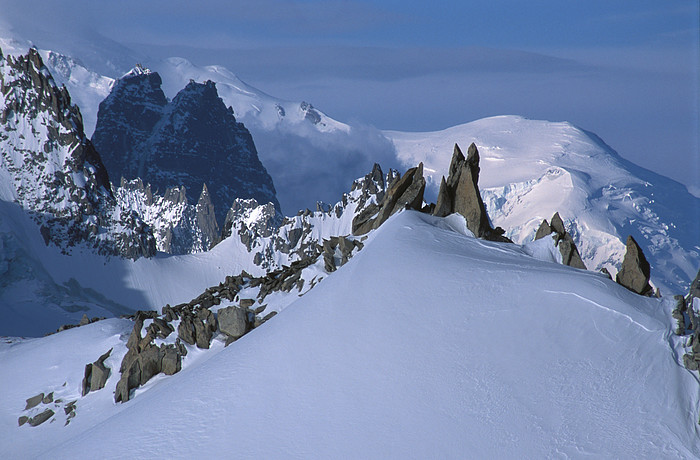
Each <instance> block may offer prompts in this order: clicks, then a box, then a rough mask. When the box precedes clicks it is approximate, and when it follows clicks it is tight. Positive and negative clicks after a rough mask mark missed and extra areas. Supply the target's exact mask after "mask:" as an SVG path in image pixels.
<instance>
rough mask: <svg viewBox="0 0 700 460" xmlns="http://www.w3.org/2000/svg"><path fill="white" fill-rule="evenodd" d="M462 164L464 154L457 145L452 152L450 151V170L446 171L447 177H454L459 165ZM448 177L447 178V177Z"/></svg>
mask: <svg viewBox="0 0 700 460" xmlns="http://www.w3.org/2000/svg"><path fill="white" fill-rule="evenodd" d="M462 163H464V154H463V153H462V150H461V149H460V148H459V145H457V144H455V147H454V150H453V151H452V160H451V161H450V169H449V171H448V174H449V176H454V175H455V173H456V172H457V169H458V168H459V165H461V164H462ZM449 176H448V177H449Z"/></svg>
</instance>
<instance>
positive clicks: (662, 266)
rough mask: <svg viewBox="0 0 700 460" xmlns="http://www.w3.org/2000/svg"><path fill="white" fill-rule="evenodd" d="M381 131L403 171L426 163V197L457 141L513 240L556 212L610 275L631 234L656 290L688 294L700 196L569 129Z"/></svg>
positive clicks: (479, 124) (507, 119) (520, 123)
mask: <svg viewBox="0 0 700 460" xmlns="http://www.w3.org/2000/svg"><path fill="white" fill-rule="evenodd" d="M384 133H385V134H386V136H387V137H389V138H390V139H392V141H393V143H394V145H395V146H396V150H397V155H398V157H399V159H400V160H401V161H402V162H403V164H404V166H405V167H409V166H414V165H416V164H418V162H421V161H422V162H423V163H424V166H425V167H424V171H425V175H426V178H427V181H428V189H429V191H431V190H432V194H433V196H436V194H437V189H438V187H439V185H440V179H441V177H442V176H443V175H444V176H447V171H448V168H449V164H450V159H451V158H452V150H453V147H454V144H455V143H457V144H459V145H460V147H461V148H462V149H463V150H464V151H466V149H467V147H468V146H469V144H471V143H472V142H474V143H476V145H477V146H478V148H479V154H480V157H481V164H480V166H481V173H480V176H479V188H480V189H481V194H482V197H483V199H484V203H485V204H486V208H487V211H488V213H489V216H490V217H491V220H492V221H493V223H494V224H495V225H498V226H501V227H503V228H504V229H505V230H506V236H508V237H509V238H511V239H512V240H513V241H515V242H518V243H523V242H526V241H531V240H532V238H534V235H535V232H536V230H537V227H538V226H539V225H540V223H541V222H542V219H547V220H549V219H551V217H552V215H553V214H554V213H555V212H557V211H558V212H559V214H560V215H561V217H562V219H563V220H564V224H565V225H566V226H567V229H568V230H569V232H570V233H571V234H572V236H573V237H574V240H575V241H576V244H577V246H578V250H579V252H580V253H581V257H582V258H583V261H584V262H585V263H586V266H587V267H588V269H590V270H599V269H601V268H603V267H605V268H607V269H608V270H609V271H610V272H611V273H612V274H613V276H614V275H615V273H617V270H618V269H619V267H620V264H621V263H622V258H623V256H624V253H625V244H624V243H625V240H626V239H627V235H630V234H631V235H632V236H633V237H634V238H635V239H636V240H637V242H638V243H639V245H640V246H641V247H642V249H643V251H644V253H645V255H646V257H647V259H648V260H649V262H650V264H651V279H652V282H653V284H654V285H655V286H657V287H660V288H661V292H662V294H665V295H668V294H680V293H684V292H686V291H687V289H688V286H689V285H690V282H691V280H692V279H693V278H694V277H695V275H696V273H697V271H698V268H699V267H700V199H699V198H696V197H694V196H693V195H691V194H690V193H689V192H688V190H687V188H686V187H685V186H683V185H681V184H680V183H678V182H675V181H673V180H671V179H668V178H666V177H663V176H660V175H658V174H655V173H653V172H651V171H648V170H646V169H644V168H641V167H639V166H636V165H634V164H632V163H630V162H629V161H626V160H624V159H623V158H621V157H620V156H619V155H618V154H617V153H616V152H615V151H614V150H613V149H612V148H610V147H609V146H608V145H606V144H605V143H604V142H603V141H602V140H601V139H600V138H599V137H598V136H596V135H595V134H593V133H590V132H587V131H584V130H581V129H579V128H577V127H575V126H573V125H572V124H570V123H567V122H560V123H557V122H549V121H541V120H528V119H526V118H522V117H518V116H499V117H492V118H485V119H482V120H477V121H474V122H471V123H466V124H463V125H459V126H454V127H452V128H448V129H445V130H443V131H436V132H428V133H405V132H397V131H385V132H384ZM659 161H662V159H661V158H660V159H659Z"/></svg>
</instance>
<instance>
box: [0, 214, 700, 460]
mask: <svg viewBox="0 0 700 460" xmlns="http://www.w3.org/2000/svg"><path fill="white" fill-rule="evenodd" d="M530 254H534V255H536V256H537V257H533V256H531V255H530ZM552 254H556V250H555V249H554V248H553V243H552V242H551V241H548V239H546V238H545V239H543V240H539V241H537V242H535V243H531V244H528V245H526V246H519V245H511V244H500V243H491V242H486V241H483V240H478V239H475V238H474V237H473V236H471V235H470V234H469V232H468V231H467V230H466V228H465V223H464V220H463V219H462V218H461V217H458V216H456V215H453V216H449V217H447V218H444V219H441V218H434V217H431V216H427V215H423V214H419V213H416V212H410V211H406V212H401V213H399V214H397V215H395V216H393V217H392V218H391V219H390V220H389V221H387V222H386V223H385V224H384V225H383V226H382V227H381V228H379V229H378V230H377V231H376V232H374V233H373V234H372V235H371V236H370V238H369V239H368V240H367V242H366V246H365V248H364V249H363V250H362V251H360V252H359V253H358V254H357V255H356V256H355V257H354V258H353V259H352V260H351V261H350V262H349V263H348V264H346V265H345V266H343V267H342V268H340V269H339V270H338V271H337V272H335V273H333V274H332V275H330V276H328V277H327V278H326V280H324V281H323V282H322V283H321V284H319V285H318V286H317V287H315V288H314V289H313V290H311V291H310V292H308V293H307V294H305V295H304V296H303V297H300V298H299V299H298V300H296V301H295V302H293V303H291V304H290V305H289V306H288V307H287V308H286V309H284V310H283V311H282V312H281V313H280V314H279V315H277V317H275V318H274V319H272V320H271V321H269V322H267V323H265V324H264V325H263V326H262V327H260V328H258V329H255V330H253V331H252V332H251V333H249V334H248V335H246V336H244V337H243V338H241V339H240V340H239V341H237V342H235V343H233V344H232V345H230V346H229V347H227V348H223V347H222V345H221V343H220V342H218V341H217V340H216V339H215V341H214V346H213V347H212V350H208V351H206V350H196V349H193V350H195V352H193V353H188V355H187V356H186V357H185V358H184V361H183V370H182V371H181V372H180V373H178V374H175V375H174V376H172V377H164V376H162V375H161V376H158V377H156V378H155V379H153V380H152V381H150V382H149V383H148V384H146V385H145V386H144V387H143V388H141V389H139V390H137V392H136V395H135V397H134V398H133V399H132V400H131V401H129V402H128V403H126V404H123V405H122V404H119V405H115V404H114V403H112V401H113V391H114V386H115V384H116V381H117V377H118V375H117V376H115V375H114V372H115V370H114V369H115V368H117V369H118V362H119V360H120V356H121V355H123V353H124V352H125V350H126V349H125V348H124V342H125V340H126V338H127V336H128V331H129V329H130V328H129V324H130V323H128V322H126V321H123V320H107V321H101V322H97V323H94V324H90V325H88V326H84V327H81V328H78V329H71V330H68V331H65V332H62V333H59V334H56V335H53V336H49V337H46V338H41V339H31V340H24V341H16V342H13V343H6V344H1V345H0V368H2V369H3V372H2V373H1V374H0V388H3V392H2V393H1V394H0V433H3V439H4V440H9V442H8V441H4V442H3V443H0V457H2V458H27V457H39V458H52V459H56V458H89V457H93V458H94V457H99V458H149V457H155V458H204V457H216V456H221V455H224V456H234V457H236V458H465V457H471V458H571V457H574V458H580V457H606V458H697V457H698V456H700V442H699V440H700V438H699V437H698V435H699V434H700V433H698V423H697V420H698V402H699V401H698V380H697V377H696V376H695V375H693V374H691V372H689V371H687V370H685V368H684V367H683V366H682V364H679V356H680V355H679V354H682V352H681V344H680V340H681V339H679V338H677V337H676V336H674V335H673V333H672V328H674V327H675V325H674V324H673V323H672V320H671V317H670V309H671V308H672V302H670V299H663V300H660V299H654V298H645V297H641V296H637V295H635V294H633V293H631V292H630V291H627V290H626V289H624V288H623V287H621V286H619V285H617V284H615V283H613V282H611V281H609V280H607V279H606V278H605V277H603V276H602V275H599V274H596V273H593V272H588V271H582V270H576V269H573V268H570V267H567V266H562V265H559V264H556V263H552V262H551V259H552V258H553V257H554V256H553V255H552ZM541 259H549V260H541ZM10 342H12V341H10ZM110 347H114V352H113V355H112V356H113V357H110V358H109V359H108V361H107V364H108V366H111V367H112V369H113V371H112V372H113V374H112V376H111V377H110V379H109V380H108V382H107V386H106V387H105V388H104V389H102V390H99V391H97V392H95V393H90V394H88V395H87V396H85V397H83V398H79V397H78V392H79V389H78V386H79V380H80V378H81V377H82V372H83V368H84V365H85V364H86V363H88V362H92V361H93V360H95V359H97V357H98V356H99V355H100V354H102V353H104V352H105V351H106V350H107V349H109V348H110ZM64 382H66V386H65V387H64V386H63V383H64ZM52 390H53V391H56V396H57V397H59V396H60V397H62V398H73V399H77V400H78V402H77V409H76V417H75V418H74V419H73V420H72V421H71V423H70V424H69V425H67V426H64V422H63V420H64V419H65V416H64V415H63V413H62V412H61V413H60V414H58V415H57V416H56V423H50V422H47V423H44V424H43V425H40V426H38V427H36V428H31V427H29V426H26V425H25V426H22V427H18V426H17V417H18V416H19V415H21V414H22V411H23V408H24V404H25V401H24V400H25V399H26V398H29V397H31V396H33V395H34V394H36V393H37V392H48V391H52ZM66 400H68V399H66Z"/></svg>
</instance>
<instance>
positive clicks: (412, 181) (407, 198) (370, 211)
mask: <svg viewBox="0 0 700 460" xmlns="http://www.w3.org/2000/svg"><path fill="white" fill-rule="evenodd" d="M424 191H425V178H424V177H423V163H420V164H419V165H418V166H417V167H415V168H411V169H409V170H408V171H406V174H404V175H403V177H401V178H399V179H398V180H395V181H394V182H393V183H392V185H391V186H390V187H389V190H388V191H387V192H386V194H385V195H384V198H383V199H382V201H381V204H379V205H369V206H368V207H367V208H366V209H365V210H364V211H363V212H361V213H360V214H358V215H357V216H355V218H354V219H353V221H352V233H353V235H363V234H365V233H367V232H369V231H370V230H373V229H376V228H379V226H380V225H382V224H383V223H384V222H386V220H387V219H388V218H389V217H391V215H392V214H394V213H395V212H397V211H398V210H400V209H415V210H418V211H420V210H421V208H422V207H423V192H424Z"/></svg>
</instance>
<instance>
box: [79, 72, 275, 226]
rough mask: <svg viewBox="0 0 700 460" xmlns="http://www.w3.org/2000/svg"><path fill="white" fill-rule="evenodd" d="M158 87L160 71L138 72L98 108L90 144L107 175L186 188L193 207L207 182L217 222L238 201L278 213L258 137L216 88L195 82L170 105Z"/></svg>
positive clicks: (162, 187) (126, 78)
mask: <svg viewBox="0 0 700 460" xmlns="http://www.w3.org/2000/svg"><path fill="white" fill-rule="evenodd" d="M160 85H161V79H160V77H159V76H158V74H157V73H155V72H150V71H148V70H145V69H135V70H134V71H132V72H129V73H128V74H126V75H125V76H124V77H122V78H121V79H120V80H118V81H117V82H116V84H115V85H114V88H113V89H112V91H111V93H110V95H109V96H108V97H107V98H106V99H105V100H104V101H103V102H102V103H101V104H100V108H99V112H98V117H97V126H96V128H95V133H94V135H93V137H92V139H93V142H94V143H95V145H96V147H97V149H98V150H99V151H100V152H101V154H102V156H103V158H104V159H105V164H107V165H108V167H109V171H110V174H112V175H113V176H115V177H125V178H126V179H128V180H133V179H135V178H137V177H140V178H141V179H142V180H143V181H144V182H148V183H150V184H151V185H152V186H153V187H154V188H156V189H158V190H160V191H161V192H162V191H164V190H166V189H167V188H170V187H180V186H184V187H185V189H184V190H186V193H187V200H188V202H189V203H191V204H195V203H198V198H200V196H198V195H196V193H198V192H199V191H200V190H203V187H204V183H205V182H206V183H207V187H208V193H207V195H208V198H207V200H208V201H209V204H210V205H211V206H213V210H214V214H215V217H216V221H217V222H218V225H220V224H221V223H223V222H224V219H225V217H226V212H227V210H228V208H229V206H230V205H231V203H232V202H233V200H234V199H235V198H255V199H256V200H257V201H258V202H259V203H268V202H271V203H273V205H274V207H275V208H276V209H277V210H278V211H279V209H280V206H279V202H278V201H277V197H276V194H275V193H276V192H275V187H274V185H273V183H272V178H271V177H270V175H269V174H268V173H267V170H266V169H265V167H264V166H263V165H262V163H261V162H260V160H259V158H258V154H257V151H256V148H255V144H254V143H253V138H252V136H251V135H250V132H249V131H248V129H247V128H246V127H245V126H244V125H243V124H242V123H238V122H237V121H236V118H235V117H234V114H233V109H231V107H226V105H225V104H224V102H223V101H222V100H221V98H220V97H219V95H218V92H217V90H216V84H215V83H214V82H212V81H206V82H204V83H196V82H194V81H191V82H190V83H189V84H188V85H187V86H186V87H185V88H184V89H182V90H181V91H180V92H179V93H178V94H177V95H176V96H175V98H173V100H172V101H171V102H167V100H165V95H164V94H163V91H162V89H161V87H160ZM202 204H203V205H205V206H204V207H205V208H206V206H208V204H207V203H202ZM199 210H200V211H202V212H204V213H209V211H210V210H209V209H204V208H202V207H200V209H199ZM208 231H213V229H209V230H208ZM217 233H218V232H217Z"/></svg>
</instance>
